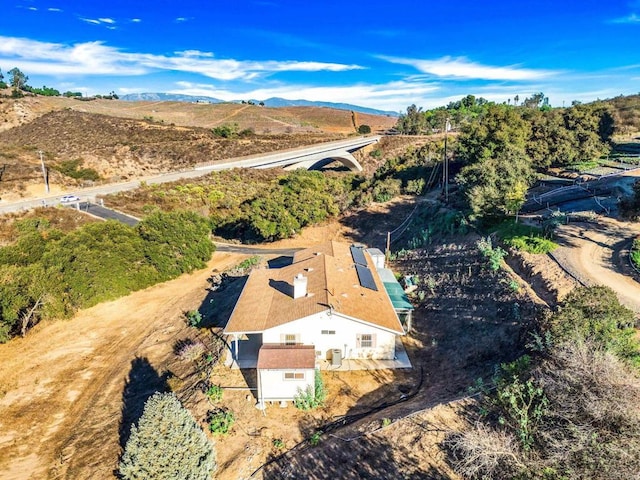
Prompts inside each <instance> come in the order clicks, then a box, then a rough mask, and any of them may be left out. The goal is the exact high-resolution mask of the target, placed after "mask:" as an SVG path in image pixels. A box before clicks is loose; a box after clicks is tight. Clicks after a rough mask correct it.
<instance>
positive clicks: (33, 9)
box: [27, 7, 38, 12]
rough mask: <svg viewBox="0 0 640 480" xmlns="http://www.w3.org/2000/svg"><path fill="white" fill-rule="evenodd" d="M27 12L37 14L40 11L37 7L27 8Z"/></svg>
mask: <svg viewBox="0 0 640 480" xmlns="http://www.w3.org/2000/svg"><path fill="white" fill-rule="evenodd" d="M27 10H31V11H32V12H37V11H38V9H37V8H36V7H27Z"/></svg>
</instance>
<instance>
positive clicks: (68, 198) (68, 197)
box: [60, 195, 80, 203]
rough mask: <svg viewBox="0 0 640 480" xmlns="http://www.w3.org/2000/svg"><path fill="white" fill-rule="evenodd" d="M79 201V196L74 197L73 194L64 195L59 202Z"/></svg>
mask: <svg viewBox="0 0 640 480" xmlns="http://www.w3.org/2000/svg"><path fill="white" fill-rule="evenodd" d="M79 201H80V198H79V197H76V196H75V195H65V196H64V197H62V198H61V199H60V202H62V203H72V202H79Z"/></svg>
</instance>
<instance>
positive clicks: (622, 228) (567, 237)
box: [553, 217, 640, 314]
mask: <svg viewBox="0 0 640 480" xmlns="http://www.w3.org/2000/svg"><path fill="white" fill-rule="evenodd" d="M556 233H557V237H558V241H559V243H560V245H561V246H560V248H558V249H557V250H555V251H554V252H553V257H554V258H555V259H556V260H557V261H558V263H560V264H561V265H562V266H563V267H564V268H565V269H566V270H567V271H569V273H571V274H572V275H573V276H574V277H575V278H577V279H578V280H579V281H581V282H582V283H584V284H586V285H605V286H607V287H610V288H611V289H613V290H614V291H615V292H616V293H617V294H618V298H619V299H620V301H621V302H622V303H623V304H624V305H626V306H627V307H629V308H631V309H632V310H634V311H635V312H637V313H639V314H640V283H638V282H637V281H635V280H634V279H633V278H632V277H631V276H630V275H629V274H630V270H631V267H630V266H629V257H628V254H627V251H626V249H627V248H628V247H629V244H630V242H631V240H632V239H633V238H634V237H636V236H637V235H640V224H637V223H635V224H634V223H627V222H619V221H617V220H615V219H612V218H606V217H602V218H600V219H599V220H598V221H597V222H596V223H571V224H569V225H563V226H561V227H560V228H559V229H558V230H557V232H556Z"/></svg>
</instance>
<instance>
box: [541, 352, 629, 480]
mask: <svg viewBox="0 0 640 480" xmlns="http://www.w3.org/2000/svg"><path fill="white" fill-rule="evenodd" d="M536 377H537V378H538V380H539V382H540V383H541V384H542V385H543V387H544V390H545V393H546V395H547V397H548V399H549V407H550V408H549V411H548V412H547V415H546V418H545V422H544V423H545V424H544V425H543V426H542V427H541V428H540V431H539V439H538V441H539V444H540V453H541V456H542V458H543V464H544V465H545V467H546V468H551V469H553V471H557V472H561V473H562V474H563V475H565V476H566V477H567V478H601V479H630V478H637V475H638V472H640V408H638V405H640V377H639V376H638V374H637V372H636V371H633V370H631V369H630V368H629V367H628V366H627V365H625V364H624V363H623V362H622V361H621V360H619V359H618V358H616V357H615V356H614V355H613V354H611V353H610V352H608V351H605V350H602V349H599V348H597V346H596V345H594V344H593V343H590V342H582V343H569V342H568V343H564V344H561V345H559V346H558V347H556V348H555V349H554V350H553V351H552V354H551V357H550V359H549V360H548V361H547V362H545V363H544V364H543V365H542V366H541V367H540V368H539V369H538V371H537V372H536Z"/></svg>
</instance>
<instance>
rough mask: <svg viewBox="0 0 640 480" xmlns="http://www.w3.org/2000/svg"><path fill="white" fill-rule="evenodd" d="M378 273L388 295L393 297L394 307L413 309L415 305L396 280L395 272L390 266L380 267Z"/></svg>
mask: <svg viewBox="0 0 640 480" xmlns="http://www.w3.org/2000/svg"><path fill="white" fill-rule="evenodd" d="M378 274H379V275H380V279H381V280H382V283H383V284H384V289H385V290H386V291H387V295H389V298H390V299H391V303H392V304H393V308H394V309H396V310H413V308H414V307H413V305H411V302H410V301H409V298H408V297H407V294H406V293H404V289H403V288H402V286H401V285H400V284H399V283H398V281H397V280H396V277H395V275H394V274H393V272H392V271H391V270H389V269H388V268H380V269H378Z"/></svg>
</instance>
